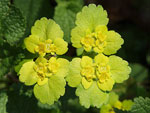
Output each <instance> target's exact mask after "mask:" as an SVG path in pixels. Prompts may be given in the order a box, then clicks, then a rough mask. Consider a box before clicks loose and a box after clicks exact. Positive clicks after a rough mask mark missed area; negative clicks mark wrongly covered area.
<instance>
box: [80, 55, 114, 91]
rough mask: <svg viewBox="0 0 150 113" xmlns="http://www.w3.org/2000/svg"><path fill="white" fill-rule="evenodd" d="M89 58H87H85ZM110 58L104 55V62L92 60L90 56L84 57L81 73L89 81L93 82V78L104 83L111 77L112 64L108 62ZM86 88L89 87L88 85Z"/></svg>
mask: <svg viewBox="0 0 150 113" xmlns="http://www.w3.org/2000/svg"><path fill="white" fill-rule="evenodd" d="M84 59H87V60H84ZM107 63H108V58H107V57H104V58H103V62H101V63H99V62H92V59H91V58H90V57H84V58H83V59H82V60H81V67H82V69H81V75H82V76H83V77H84V78H85V79H86V80H87V81H88V82H92V81H93V80H96V81H97V82H99V83H104V82H106V81H107V80H108V79H110V78H111V76H110V66H109V65H108V64H107ZM85 79H82V82H83V84H84V83H85V82H84V80H85ZM85 88H88V86H87V87H86V85H85Z"/></svg>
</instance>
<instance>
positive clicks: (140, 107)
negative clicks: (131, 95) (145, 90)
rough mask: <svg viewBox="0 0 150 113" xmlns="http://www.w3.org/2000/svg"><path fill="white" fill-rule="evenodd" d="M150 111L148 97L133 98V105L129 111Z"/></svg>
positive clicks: (136, 112)
mask: <svg viewBox="0 0 150 113" xmlns="http://www.w3.org/2000/svg"><path fill="white" fill-rule="evenodd" d="M149 111H150V98H148V97H146V98H145V99H144V98H143V97H139V98H135V99H134V105H133V106H132V109H131V113H149Z"/></svg>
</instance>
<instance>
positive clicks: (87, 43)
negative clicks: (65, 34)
mask: <svg viewBox="0 0 150 113" xmlns="http://www.w3.org/2000/svg"><path fill="white" fill-rule="evenodd" d="M107 23H108V18H107V12H106V11H105V10H103V8H102V6H100V5H99V6H97V7H96V6H95V5H94V4H91V5H89V6H88V7H87V6H85V7H84V8H83V9H82V11H81V12H79V13H78V14H77V20H76V27H75V28H74V29H73V30H72V32H71V42H72V45H73V46H74V47H75V48H84V50H85V51H87V52H90V51H94V52H96V53H104V54H106V55H110V54H114V53H116V52H117V50H118V49H120V48H121V45H122V44H123V39H122V38H121V36H120V35H119V34H118V33H116V32H115V31H108V29H107V26H106V25H107Z"/></svg>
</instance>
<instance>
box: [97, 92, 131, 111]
mask: <svg viewBox="0 0 150 113" xmlns="http://www.w3.org/2000/svg"><path fill="white" fill-rule="evenodd" d="M133 104H134V103H133V101H132V100H123V101H122V102H121V101H120V100H119V96H118V95H117V94H116V93H115V92H111V93H110V96H109V100H108V102H107V104H106V105H103V106H102V107H101V110H100V113H115V111H114V108H116V109H119V110H122V111H129V110H131V107H132V106H133Z"/></svg>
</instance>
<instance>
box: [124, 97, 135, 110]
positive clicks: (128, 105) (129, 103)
mask: <svg viewBox="0 0 150 113" xmlns="http://www.w3.org/2000/svg"><path fill="white" fill-rule="evenodd" d="M133 104H134V102H133V101H132V100H124V101H123V102H122V110H123V111H129V110H131V108H132V106H133Z"/></svg>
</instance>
